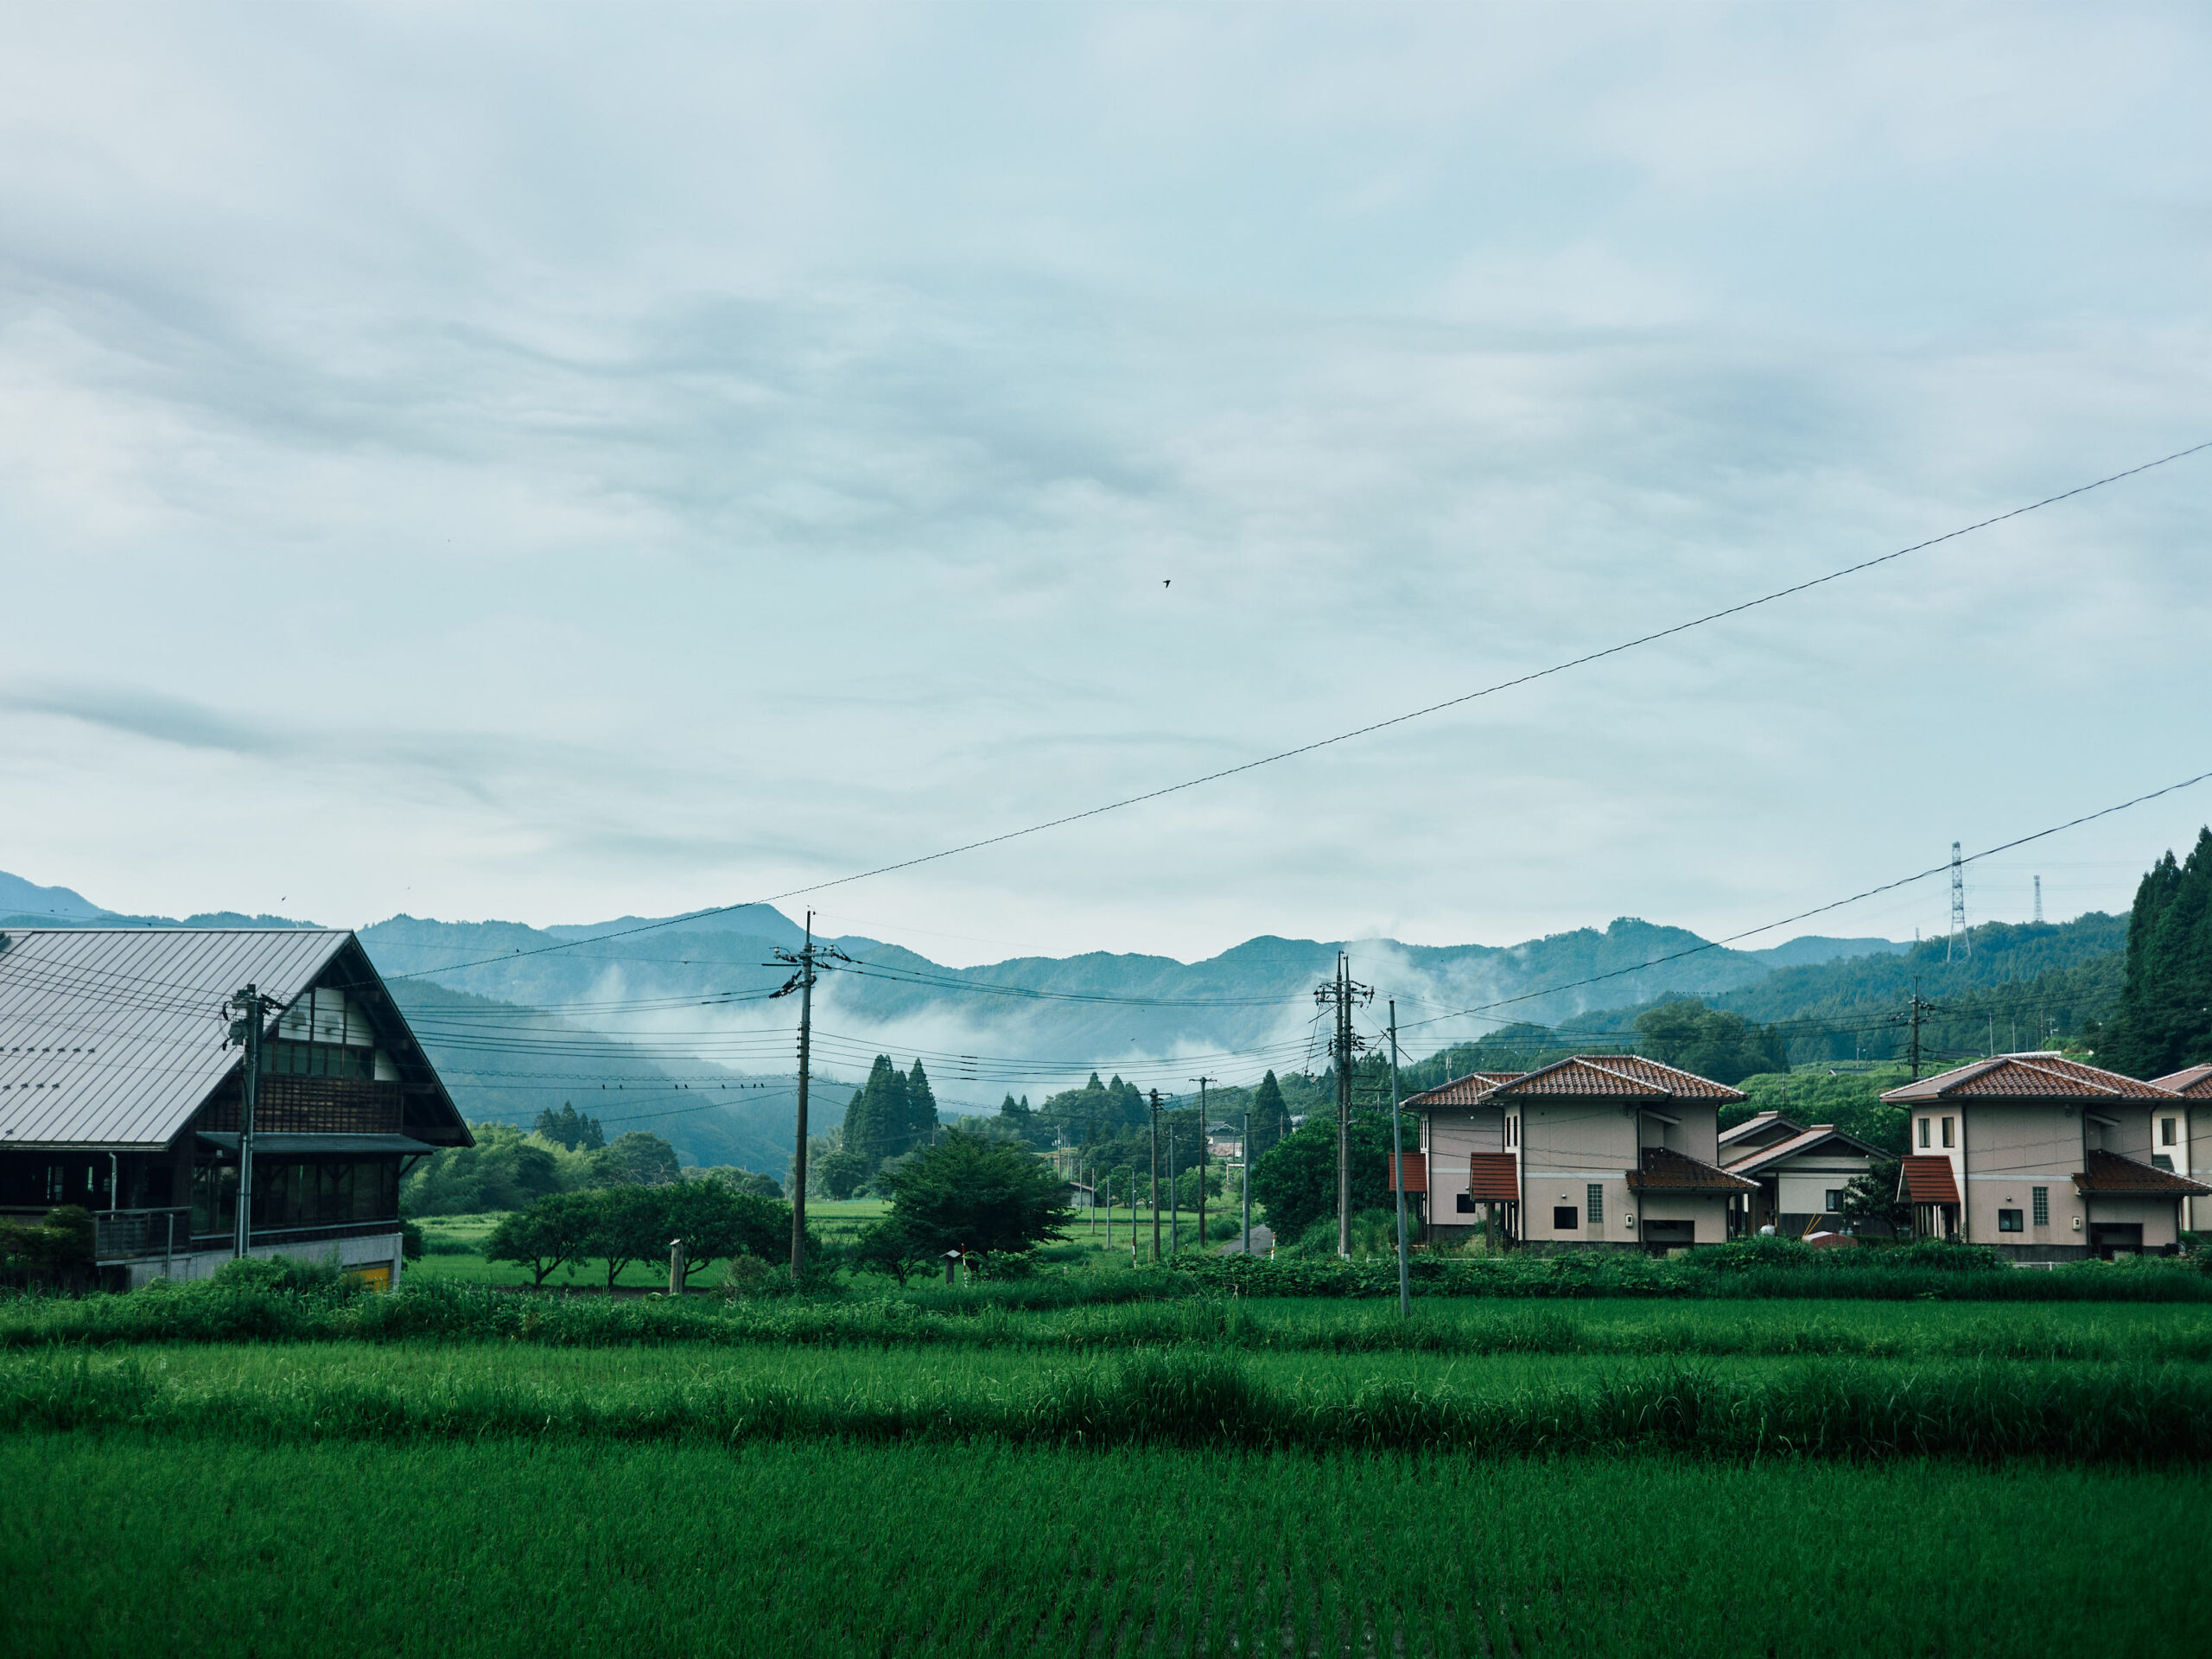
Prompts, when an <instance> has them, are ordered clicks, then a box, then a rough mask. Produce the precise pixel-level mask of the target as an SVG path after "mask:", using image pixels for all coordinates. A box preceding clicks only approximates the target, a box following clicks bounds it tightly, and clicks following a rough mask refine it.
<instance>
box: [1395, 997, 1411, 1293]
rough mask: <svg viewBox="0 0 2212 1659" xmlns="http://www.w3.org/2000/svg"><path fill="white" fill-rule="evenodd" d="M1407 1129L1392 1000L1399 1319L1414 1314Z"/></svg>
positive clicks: (1396, 1009)
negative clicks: (1408, 1239) (1400, 1107)
mask: <svg viewBox="0 0 2212 1659" xmlns="http://www.w3.org/2000/svg"><path fill="white" fill-rule="evenodd" d="M1404 1133H1405V1127H1404V1124H1403V1123H1402V1121H1401V1119H1400V1116H1399V1112H1398V999H1397V998H1395V996H1394V997H1392V998H1391V999H1390V1159H1391V1162H1392V1163H1393V1164H1394V1165H1395V1169H1394V1170H1393V1172H1392V1173H1395V1175H1396V1176H1397V1178H1398V1179H1396V1181H1395V1182H1394V1183H1393V1185H1395V1186H1396V1187H1397V1189H1398V1317H1399V1318H1400V1319H1405V1318H1408V1316H1410V1315H1411V1314H1412V1313H1413V1311H1414V1281H1413V1270H1412V1269H1411V1268H1408V1266H1407V1265H1406V1148H1405V1145H1404V1142H1403V1141H1402V1136H1403V1135H1404Z"/></svg>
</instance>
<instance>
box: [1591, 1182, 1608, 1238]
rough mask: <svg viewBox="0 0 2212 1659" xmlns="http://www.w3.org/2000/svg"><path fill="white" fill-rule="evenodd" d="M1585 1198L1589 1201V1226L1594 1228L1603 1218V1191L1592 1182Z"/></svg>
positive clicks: (1602, 1188)
mask: <svg viewBox="0 0 2212 1659" xmlns="http://www.w3.org/2000/svg"><path fill="white" fill-rule="evenodd" d="M1587 1196H1588V1198H1589V1200H1590V1203H1589V1210H1590V1224H1591V1225H1592V1227H1595V1226H1596V1225H1597V1224H1599V1222H1601V1221H1603V1220H1605V1188H1604V1187H1602V1186H1600V1185H1598V1183H1597V1182H1595V1181H1592V1182H1591V1183H1590V1190H1589V1192H1588V1194H1587Z"/></svg>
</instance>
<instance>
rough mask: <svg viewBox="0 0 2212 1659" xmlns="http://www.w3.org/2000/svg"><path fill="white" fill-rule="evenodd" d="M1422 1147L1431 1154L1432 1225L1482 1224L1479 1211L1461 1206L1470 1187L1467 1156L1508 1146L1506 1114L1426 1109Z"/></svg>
mask: <svg viewBox="0 0 2212 1659" xmlns="http://www.w3.org/2000/svg"><path fill="white" fill-rule="evenodd" d="M1504 1150H1505V1114H1504V1113H1503V1112H1501V1111H1496V1110H1490V1111H1475V1112H1449V1111H1437V1112H1429V1113H1426V1114H1424V1115H1423V1116H1422V1118H1421V1151H1422V1152H1423V1153H1425V1154H1427V1157H1428V1217H1429V1222H1430V1225H1431V1226H1432V1227H1433V1228H1435V1229H1438V1230H1442V1229H1447V1228H1454V1227H1474V1226H1479V1225H1480V1224H1481V1221H1482V1217H1481V1215H1480V1213H1479V1212H1465V1211H1461V1210H1460V1209H1459V1198H1460V1195H1461V1194H1463V1193H1465V1192H1466V1190H1467V1160H1468V1159H1469V1158H1470V1157H1471V1156H1472V1155H1473V1154H1476V1153H1478V1152H1503V1151H1504ZM1440 1236H1441V1234H1440Z"/></svg>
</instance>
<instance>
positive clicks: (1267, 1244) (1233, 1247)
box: [1217, 1221, 1275, 1255]
mask: <svg viewBox="0 0 2212 1659" xmlns="http://www.w3.org/2000/svg"><path fill="white" fill-rule="evenodd" d="M1274 1247H1275V1236H1274V1234H1273V1233H1271V1232H1269V1231H1268V1230H1267V1229H1266V1228H1264V1227H1262V1226H1261V1225H1260V1224H1259V1223H1257V1222H1256V1221H1255V1222H1254V1223H1253V1224H1252V1254H1253V1255H1266V1254H1267V1253H1268V1251H1269V1250H1272V1249H1274ZM1217 1254H1219V1255H1243V1254H1244V1241H1243V1239H1242V1238H1232V1239H1230V1241H1229V1243H1226V1244H1224V1245H1223V1246H1222V1247H1221V1249H1220V1250H1219V1251H1218V1252H1217Z"/></svg>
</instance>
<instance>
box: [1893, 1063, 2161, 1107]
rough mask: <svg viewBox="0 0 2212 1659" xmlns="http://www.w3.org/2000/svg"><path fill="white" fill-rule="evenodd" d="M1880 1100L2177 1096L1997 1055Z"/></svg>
mask: <svg viewBox="0 0 2212 1659" xmlns="http://www.w3.org/2000/svg"><path fill="white" fill-rule="evenodd" d="M1882 1098H1883V1099H1884V1100H1885V1101H1888V1102H1891V1103H1895V1104H1901V1105H1909V1104H1910V1103H1913V1102H1915V1101H1923V1100H2082V1101H2096V1100H2171V1099H2172V1098H2173V1093H2172V1091H2171V1090H2167V1089H2163V1088H2161V1087H2159V1086H2158V1084H2155V1083H2145V1082H2143V1081H2142V1080H2141V1079H2140V1078H2139V1077H2122V1076H2120V1073H2119V1072H2117V1071H2106V1070H2105V1069H2104V1068H2103V1067H2101V1066H2096V1065H2082V1063H2081V1061H2079V1060H2069V1059H2068V1058H2066V1057H2065V1056H2064V1055H2063V1054H1999V1055H1998V1056H1997V1057H1996V1058H1993V1059H1987V1060H1976V1061H1974V1063H1973V1064H1972V1065H1961V1066H1956V1067H1954V1068H1953V1069H1952V1070H1950V1071H1942V1072H1938V1073H1937V1074H1936V1076H1934V1077H1923V1078H1922V1079H1921V1080H1920V1081H1919V1082H1917V1083H1909V1084H1905V1086H1904V1088H1902V1089H1892V1090H1890V1091H1889V1092H1888V1093H1887V1094H1885V1095H1884V1096H1882Z"/></svg>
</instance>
